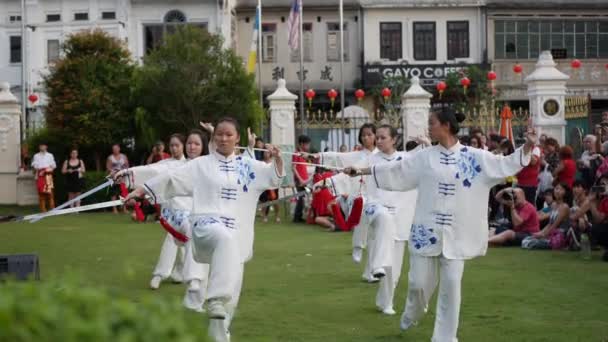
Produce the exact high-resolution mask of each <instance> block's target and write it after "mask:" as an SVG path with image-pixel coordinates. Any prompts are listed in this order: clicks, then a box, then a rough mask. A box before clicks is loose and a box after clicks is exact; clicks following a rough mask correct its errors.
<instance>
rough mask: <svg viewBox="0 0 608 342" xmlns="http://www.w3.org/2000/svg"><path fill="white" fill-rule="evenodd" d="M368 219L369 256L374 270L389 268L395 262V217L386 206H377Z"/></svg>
mask: <svg viewBox="0 0 608 342" xmlns="http://www.w3.org/2000/svg"><path fill="white" fill-rule="evenodd" d="M367 220H368V227H369V228H368V240H367V243H368V248H369V249H368V258H369V264H370V268H371V270H372V271H374V270H377V269H379V268H385V269H387V268H389V267H391V265H392V264H393V247H394V245H395V234H396V233H395V217H394V215H392V214H390V213H389V212H388V211H387V210H386V209H385V208H384V207H382V206H377V207H376V211H375V213H374V214H373V216H371V217H370V218H368V219H367Z"/></svg>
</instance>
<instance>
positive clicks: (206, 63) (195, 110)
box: [134, 26, 262, 136]
mask: <svg viewBox="0 0 608 342" xmlns="http://www.w3.org/2000/svg"><path fill="white" fill-rule="evenodd" d="M256 94H257V92H256V88H255V84H254V78H253V76H252V75H249V74H247V72H246V71H245V69H244V67H243V61H242V59H241V58H240V57H238V56H237V55H236V54H235V52H234V51H232V50H229V49H224V48H223V47H222V39H221V37H220V36H218V35H215V34H210V33H208V32H207V31H204V30H202V29H200V28H196V27H191V26H183V27H178V28H177V29H176V31H175V33H173V34H172V35H170V36H168V37H167V38H166V40H165V42H164V43H163V44H162V45H161V46H160V47H158V48H157V49H155V50H154V51H152V52H151V53H150V54H149V55H147V56H146V57H145V58H144V64H143V66H142V67H141V68H140V69H139V70H138V71H137V72H136V76H135V92H134V99H135V100H136V102H137V104H138V106H139V107H140V109H143V111H141V110H140V111H138V120H137V121H138V122H139V123H140V124H138V127H140V133H145V132H141V131H142V130H143V131H148V133H146V134H150V129H153V131H154V133H155V134H158V135H160V136H166V135H168V134H171V133H174V132H184V131H187V130H189V129H191V128H194V127H197V126H198V123H199V121H214V120H216V119H218V118H220V117H222V116H227V115H228V116H233V117H235V118H236V119H237V120H239V122H240V123H241V125H242V126H243V127H246V126H247V125H249V126H252V127H257V125H256V123H257V122H258V120H259V119H260V118H261V114H262V112H261V109H260V107H259V104H258V100H257V95H256ZM144 122H145V124H144ZM150 126H151V127H150Z"/></svg>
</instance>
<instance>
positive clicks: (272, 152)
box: [254, 134, 281, 159]
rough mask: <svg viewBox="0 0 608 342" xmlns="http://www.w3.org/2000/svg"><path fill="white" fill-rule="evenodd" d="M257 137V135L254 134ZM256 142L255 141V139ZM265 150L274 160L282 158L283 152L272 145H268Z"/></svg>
mask: <svg viewBox="0 0 608 342" xmlns="http://www.w3.org/2000/svg"><path fill="white" fill-rule="evenodd" d="M254 136H255V134H254ZM254 142H255V139H254ZM265 148H266V149H267V150H268V151H269V152H270V156H271V157H273V158H279V159H280V158H281V150H280V149H279V148H278V147H276V146H274V145H270V144H266V146H265Z"/></svg>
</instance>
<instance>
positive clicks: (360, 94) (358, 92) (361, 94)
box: [355, 89, 365, 102]
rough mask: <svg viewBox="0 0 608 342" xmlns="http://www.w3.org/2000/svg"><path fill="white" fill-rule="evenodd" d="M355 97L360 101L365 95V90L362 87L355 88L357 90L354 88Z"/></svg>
mask: <svg viewBox="0 0 608 342" xmlns="http://www.w3.org/2000/svg"><path fill="white" fill-rule="evenodd" d="M355 97H356V98H357V101H358V102H361V100H362V99H363V97H365V92H364V91H363V89H357V90H355Z"/></svg>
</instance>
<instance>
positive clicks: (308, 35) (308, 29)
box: [291, 23, 313, 63]
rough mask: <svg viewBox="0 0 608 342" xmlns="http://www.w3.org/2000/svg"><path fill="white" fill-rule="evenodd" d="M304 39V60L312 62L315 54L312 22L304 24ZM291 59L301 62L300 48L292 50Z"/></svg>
mask: <svg viewBox="0 0 608 342" xmlns="http://www.w3.org/2000/svg"><path fill="white" fill-rule="evenodd" d="M302 33H303V35H302V41H303V44H304V62H312V56H313V50H312V49H313V40H312V38H313V35H312V23H304V24H302ZM291 61H292V62H298V63H299V62H300V49H299V48H298V49H297V50H295V51H291Z"/></svg>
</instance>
